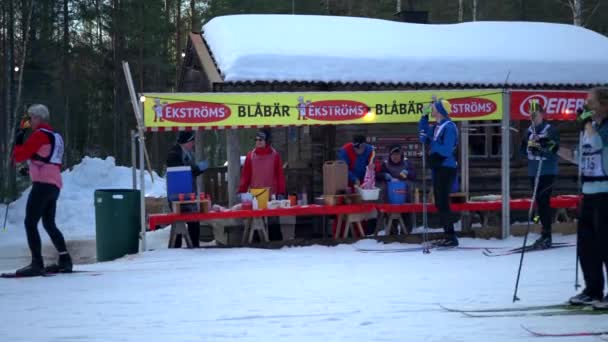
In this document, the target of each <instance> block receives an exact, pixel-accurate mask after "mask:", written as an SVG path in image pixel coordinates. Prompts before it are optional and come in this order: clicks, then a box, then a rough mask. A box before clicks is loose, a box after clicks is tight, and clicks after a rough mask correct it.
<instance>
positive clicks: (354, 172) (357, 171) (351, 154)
mask: <svg viewBox="0 0 608 342" xmlns="http://www.w3.org/2000/svg"><path fill="white" fill-rule="evenodd" d="M366 141H367V139H366V137H365V136H363V135H355V136H353V140H352V142H350V143H347V144H345V145H344V146H342V147H341V148H340V149H339V150H338V159H340V160H342V161H344V162H345V163H346V165H347V166H348V185H349V186H350V187H356V186H359V185H361V184H362V183H363V179H364V178H365V171H366V170H367V167H368V166H369V164H371V163H373V162H374V160H373V159H374V148H373V147H372V145H370V144H368V143H367V142H366ZM376 224H377V221H376V219H370V220H367V221H365V222H364V223H363V229H364V231H365V234H366V235H367V234H371V233H372V232H373V231H374V230H375V228H376ZM345 228H346V227H345V224H344V223H343V224H342V226H341V227H338V225H337V222H336V221H334V225H333V227H332V230H333V235H334V236H335V235H336V230H337V233H338V235H339V236H340V235H341V234H342V232H343V230H344V229H345ZM355 235H356V236H355V237H361V236H359V231H358V230H357V229H355Z"/></svg>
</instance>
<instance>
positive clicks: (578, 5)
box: [571, 0, 583, 26]
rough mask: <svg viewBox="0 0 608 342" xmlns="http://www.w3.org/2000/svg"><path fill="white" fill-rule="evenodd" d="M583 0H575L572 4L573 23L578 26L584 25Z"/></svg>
mask: <svg viewBox="0 0 608 342" xmlns="http://www.w3.org/2000/svg"><path fill="white" fill-rule="evenodd" d="M582 2H583V0H573V1H572V2H571V4H572V17H573V19H574V20H573V24H574V25H576V26H583V4H582Z"/></svg>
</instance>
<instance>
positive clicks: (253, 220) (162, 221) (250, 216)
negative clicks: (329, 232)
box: [148, 204, 375, 245]
mask: <svg viewBox="0 0 608 342" xmlns="http://www.w3.org/2000/svg"><path fill="white" fill-rule="evenodd" d="M374 210H375V205H374V204H352V205H340V206H325V205H308V206H298V207H292V208H277V209H259V210H234V211H225V212H208V213H180V214H177V213H168V214H151V215H150V216H149V217H148V226H149V228H150V230H155V229H156V226H159V225H167V224H171V225H172V228H171V239H170V243H169V244H170V245H171V241H173V238H174V236H175V235H176V234H181V233H182V232H184V233H185V232H186V230H185V227H184V223H185V222H196V221H206V220H221V219H245V232H244V234H243V242H245V240H246V239H247V235H248V234H249V235H250V236H249V241H250V242H251V239H252V237H253V232H254V231H256V230H257V231H258V233H259V234H260V235H261V237H262V239H265V240H268V233H267V222H266V218H267V217H278V216H326V215H336V216H337V217H338V222H341V221H343V220H345V221H346V222H347V223H349V224H350V223H351V222H352V223H353V224H355V225H356V223H357V221H358V220H360V218H359V217H360V215H361V214H366V213H370V212H372V211H374ZM347 228H348V227H347ZM345 232H347V230H345Z"/></svg>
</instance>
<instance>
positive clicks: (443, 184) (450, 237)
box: [418, 99, 458, 247]
mask: <svg viewBox="0 0 608 342" xmlns="http://www.w3.org/2000/svg"><path fill="white" fill-rule="evenodd" d="M451 111H452V106H451V104H450V102H449V101H447V100H443V99H439V100H436V99H433V102H431V104H430V105H429V106H427V107H426V108H425V109H424V112H423V115H422V118H420V122H419V124H418V128H419V131H420V142H422V143H423V144H427V145H429V146H430V155H429V166H430V168H431V170H432V172H433V193H434V196H435V206H436V207H437V210H438V211H439V222H440V223H441V225H442V226H443V230H444V232H445V239H444V240H442V241H440V242H439V245H441V246H445V247H456V246H458V239H457V238H456V233H455V232H454V222H453V220H452V212H451V210H450V192H451V190H452V185H453V184H454V180H455V178H456V167H457V166H458V163H457V162H456V146H457V145H458V128H457V127H456V124H455V123H454V122H453V121H452V120H451V119H450V113H451ZM429 115H431V116H432V117H433V118H434V119H435V121H436V124H434V125H430V124H429ZM422 181H424V180H422Z"/></svg>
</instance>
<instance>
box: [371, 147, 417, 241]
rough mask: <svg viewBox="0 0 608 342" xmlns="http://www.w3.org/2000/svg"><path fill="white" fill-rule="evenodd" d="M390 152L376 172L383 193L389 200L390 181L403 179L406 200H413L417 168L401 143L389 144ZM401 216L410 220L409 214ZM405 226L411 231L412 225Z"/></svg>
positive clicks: (404, 219) (404, 220)
mask: <svg viewBox="0 0 608 342" xmlns="http://www.w3.org/2000/svg"><path fill="white" fill-rule="evenodd" d="M388 153H389V155H388V159H387V160H384V161H383V162H382V163H381V164H380V165H379V166H378V169H377V172H376V180H377V181H378V185H379V187H380V188H381V189H382V193H384V194H385V201H386V202H388V185H389V184H388V183H390V182H399V181H401V182H406V184H407V193H408V198H407V199H406V201H407V200H409V202H411V201H412V196H413V190H414V186H413V184H414V183H413V182H414V181H415V180H416V170H415V169H414V167H413V165H412V163H410V161H409V160H407V158H405V157H404V156H403V150H402V149H401V145H399V144H393V145H391V146H389V148H388ZM401 216H402V217H403V222H408V221H409V220H407V219H406V216H407V214H401ZM407 225H408V224H407V223H406V226H407ZM404 228H406V229H408V231H411V225H410V227H404Z"/></svg>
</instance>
